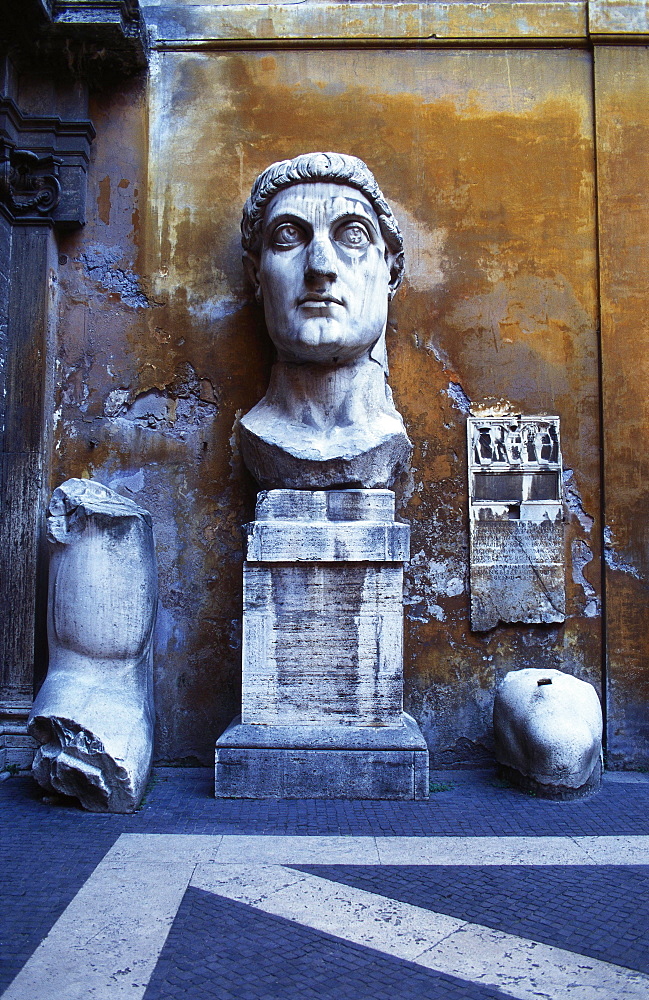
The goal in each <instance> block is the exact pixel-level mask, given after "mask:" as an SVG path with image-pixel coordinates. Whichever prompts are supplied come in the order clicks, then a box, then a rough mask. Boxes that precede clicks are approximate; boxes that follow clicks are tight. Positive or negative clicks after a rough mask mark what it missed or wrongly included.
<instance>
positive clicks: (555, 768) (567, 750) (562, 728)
mask: <svg viewBox="0 0 649 1000" xmlns="http://www.w3.org/2000/svg"><path fill="white" fill-rule="evenodd" d="M493 718H494V736H495V747H496V758H497V760H498V762H499V764H500V765H501V768H502V769H503V771H504V773H505V775H506V776H507V777H508V778H510V779H511V780H512V781H513V783H515V784H517V785H519V786H521V787H523V788H525V789H526V790H528V791H534V792H535V793H536V794H537V795H540V796H543V797H545V798H558V799H568V798H579V797H581V796H583V795H587V794H589V793H591V792H592V791H595V790H596V789H597V788H598V787H599V784H600V780H601V771H602V764H601V761H602V709H601V706H600V703H599V698H598V696H597V692H596V691H595V688H594V687H593V686H592V684H589V683H587V682H586V681H582V680H580V679H579V678H578V677H573V676H572V675H571V674H566V673H564V672H563V671H561V670H553V669H551V670H542V669H538V668H534V667H528V668H525V669H523V670H512V671H510V673H508V674H507V675H506V676H505V678H504V679H503V681H502V682H501V684H500V685H499V687H498V690H497V691H496V697H495V702H494V716H493Z"/></svg>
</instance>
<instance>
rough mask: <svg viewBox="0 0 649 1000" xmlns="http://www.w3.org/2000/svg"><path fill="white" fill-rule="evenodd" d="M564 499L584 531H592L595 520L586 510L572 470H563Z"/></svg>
mask: <svg viewBox="0 0 649 1000" xmlns="http://www.w3.org/2000/svg"><path fill="white" fill-rule="evenodd" d="M563 498H564V501H565V504H566V506H567V508H568V510H569V511H570V513H571V514H574V515H575V517H576V518H577V520H578V521H579V523H580V525H581V526H582V528H583V529H584V531H588V532H590V531H592V528H593V524H594V523H595V522H594V519H593V518H592V517H591V516H590V514H588V513H586V511H585V510H584V505H583V502H582V499H581V494H580V492H579V490H578V488H577V483H576V481H575V474H574V472H573V470H572V469H564V470H563ZM591 558H592V556H591Z"/></svg>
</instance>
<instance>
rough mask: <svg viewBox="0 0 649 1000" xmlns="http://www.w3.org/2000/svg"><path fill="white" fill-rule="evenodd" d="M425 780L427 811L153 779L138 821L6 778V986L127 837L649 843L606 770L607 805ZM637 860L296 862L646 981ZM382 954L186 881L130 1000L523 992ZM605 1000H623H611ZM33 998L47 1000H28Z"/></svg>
mask: <svg viewBox="0 0 649 1000" xmlns="http://www.w3.org/2000/svg"><path fill="white" fill-rule="evenodd" d="M432 781H433V782H434V786H433V787H438V788H440V790H439V791H436V792H434V793H433V794H432V795H431V798H430V801H429V802H427V803H388V802H382V803H378V802H347V801H331V802H328V801H326V800H317V801H296V802H259V801H223V800H221V801H216V800H215V799H214V798H213V797H212V795H211V788H212V775H211V772H210V771H209V770H207V769H186V770H180V769H158V770H157V771H156V774H155V777H154V779H153V781H152V783H151V787H150V790H149V792H148V794H147V797H146V799H145V802H144V804H143V806H142V808H141V809H140V810H139V812H138V813H137V814H135V815H133V816H102V815H96V814H90V813H85V812H83V811H82V810H80V809H79V808H77V807H76V806H75V805H74V804H73V803H71V802H70V801H68V800H58V799H57V800H54V801H53V800H48V799H47V797H44V796H43V794H42V792H41V791H40V789H38V787H37V786H36V785H35V784H34V783H33V782H32V780H31V778H30V777H28V776H26V775H19V776H14V777H10V778H8V779H7V780H6V781H4V782H2V784H0V817H1V820H0V823H1V834H0V864H1V865H2V869H1V870H2V873H3V876H2V900H3V903H2V907H0V990H4V989H5V988H6V987H8V986H9V984H10V983H11V981H12V980H13V978H14V976H16V974H17V973H18V971H19V970H20V969H21V968H22V967H23V966H24V965H25V963H26V962H27V960H28V959H29V958H30V956H31V955H32V954H33V953H34V951H35V949H36V948H37V946H38V945H39V943H40V942H41V941H42V940H43V938H45V936H46V935H47V934H48V932H49V931H50V929H51V928H52V927H53V926H54V924H55V922H56V921H57V920H58V918H59V917H60V916H61V914H63V913H64V911H65V910H66V907H68V905H69V904H70V903H71V902H72V900H73V899H74V897H75V895H76V894H77V892H79V890H80V889H81V888H82V886H84V883H86V881H87V880H88V879H89V877H90V876H91V874H92V873H93V871H95V869H96V868H97V866H98V865H99V864H100V862H102V859H103V858H104V856H105V855H106V853H107V852H108V851H109V849H110V848H111V847H112V846H113V845H114V844H115V843H116V841H117V839H118V838H119V837H120V835H122V834H124V833H126V834H172V835H177V834H184V835H192V836H196V835H203V836H207V837H215V836H216V835H219V834H226V835H233V834H246V835H258V836H266V837H268V836H269V835H276V836H277V835H283V836H302V837H305V836H306V837H315V836H338V837H340V836H347V837H375V838H384V837H418V838H426V837H449V838H453V837H458V836H462V837H470V838H479V837H494V836H495V837H502V838H514V837H532V838H543V837H546V838H547V837H562V838H575V837H606V838H608V839H609V841H610V840H611V838H613V837H618V838H625V837H637V836H638V835H649V776H647V775H625V774H621V775H607V777H606V780H605V784H604V787H603V789H602V791H601V792H600V793H599V794H598V795H596V796H594V797H593V798H591V799H588V800H584V801H581V802H574V803H552V802H546V801H542V800H538V799H534V798H532V797H529V796H526V795H522V794H521V793H519V792H517V791H515V790H514V789H511V788H509V787H507V786H506V785H504V784H503V783H502V782H500V781H498V780H497V778H496V777H495V775H494V774H493V773H492V772H489V771H482V772H453V773H449V772H444V773H440V774H437V775H433V776H432ZM449 785H450V787H447V786H449ZM145 839H146V838H145ZM641 860H642V862H643V863H642V864H638V863H637V861H638V858H637V856H636V857H634V859H633V864H629V863H623V864H617V863H616V864H607V865H592V864H591V865H588V866H585V865H584V866H582V865H580V864H576V865H573V864H566V863H565V862H564V863H562V864H558V865H557V866H556V867H555V866H554V865H548V864H544V865H543V866H536V865H522V864H521V865H516V864H506V865H498V864H490V865H483V864H476V863H471V861H470V859H469V860H468V863H467V864H457V863H454V864H452V865H441V864H437V865H424V864H421V863H420V864H416V865H407V864H399V865H392V864H389V865H388V864H383V865H380V866H379V865H367V864H350V863H345V864H330V863H327V864H313V863H309V864H301V863H297V864H291V865H290V870H292V871H293V872H302V873H307V874H309V875H312V876H318V877H319V878H321V879H326V880H328V881H327V883H326V884H327V885H329V884H332V883H333V884H335V885H338V886H339V887H340V890H341V892H344V891H347V890H345V889H344V887H351V888H349V890H348V891H350V892H352V891H357V890H363V891H365V892H368V893H373V894H376V898H378V899H381V898H384V900H393V901H400V904H407V905H408V906H411V907H416V908H418V910H417V912H418V913H421V912H425V911H430V913H431V914H437V915H439V914H447V915H449V917H453V918H459V920H461V921H468V922H471V924H472V925H481V926H482V927H483V928H484V927H487V928H493V929H494V930H495V931H498V932H506V934H509V935H516V936H518V937H519V938H521V939H525V940H527V941H532V942H540V943H541V944H542V945H548V946H550V947H551V948H560V949H564V952H571V953H575V954H576V955H577V956H580V955H581V956H587V957H588V958H589V959H594V960H598V961H599V962H605V963H613V965H614V966H622V967H625V968H627V969H630V970H638V972H640V973H645V974H648V973H649V959H648V958H647V955H649V856H648V857H647V867H645V866H644V858H642V859H641ZM346 861H347V859H346ZM282 863H284V862H282ZM367 898H372V897H367ZM174 912H175V910H174ZM404 912H407V911H405V910H404ZM408 912H409V911H408ZM413 912H414V911H413ZM344 936H345V935H344V933H343V938H344ZM382 947H383V946H382ZM389 950H390V949H389V946H388V945H386V946H385V947H383V950H382V951H377V950H376V948H371V947H364V946H363V945H362V944H359V943H354V941H351V940H344V939H341V936H340V934H338V935H337V934H335V933H332V934H329V933H327V932H326V931H324V930H322V929H317V928H314V927H313V926H305V925H304V924H302V923H297V922H296V921H295V919H286V918H285V917H283V916H279V915H277V914H272V913H269V912H261V911H260V910H259V909H255V908H254V907H251V906H250V905H248V904H247V903H245V902H240V901H237V900H235V899H234V898H227V899H226V898H223V897H222V896H220V895H214V894H213V893H212V892H205V891H204V890H203V889H201V888H197V887H195V886H194V885H192V886H190V887H189V888H187V889H186V891H184V895H183V896H182V901H181V902H180V906H179V908H177V912H176V913H175V919H173V923H172V925H171V930H170V932H169V934H168V937H167V938H166V942H164V945H163V946H162V950H161V951H160V953H159V958H158V960H157V964H155V967H154V968H153V971H152V973H151V974H150V978H148V980H147V981H148V985H147V984H146V982H145V983H144V985H142V984H141V983H140V985H139V987H138V990H139V992H138V991H136V993H137V996H139V997H142V996H143V997H144V998H145V1000H199V998H200V1000H203V998H205V1000H210V998H212V997H213V998H218V1000H230V998H231V997H237V1000H275V998H277V1000H280V998H281V1000H285V998H286V1000H293V998H296V1000H297V997H298V996H299V997H300V998H303V997H306V998H309V997H318V998H320V1000H345V998H346V997H348V996H349V997H352V996H354V997H355V998H357V1000H365V998H367V1000H369V998H370V997H372V998H373V1000H374V998H377V1000H379V998H383V997H385V998H386V1000H387V998H388V997H389V998H390V1000H406V998H411V997H412V998H414V997H421V998H428V997H431V998H435V1000H437V998H439V1000H447V998H448V1000H456V998H457V1000H496V998H498V997H500V998H504V997H507V996H522V995H524V993H522V992H521V990H522V987H520V988H518V992H516V991H515V992H512V993H510V992H509V990H511V989H512V987H511V986H510V987H509V988H505V987H504V986H503V984H502V983H497V984H496V986H494V984H493V983H492V984H491V985H490V986H487V985H482V984H480V983H476V982H475V981H469V980H468V979H463V978H462V977H461V976H454V975H449V974H448V973H447V972H441V971H439V970H434V969H425V968H422V967H421V965H417V964H416V963H414V962H412V961H408V960H405V959H404V958H403V956H401V957H399V956H397V955H391V954H389ZM602 968H604V967H602ZM638 982H639V985H638V983H636V985H635V986H634V987H633V988H634V989H635V990H636V992H634V993H633V994H631V993H630V994H628V995H629V996H630V995H633V996H634V997H647V998H648V1000H649V985H643V984H644V979H642V980H641V981H638ZM498 987H502V989H501V988H498ZM548 989H549V992H542V993H538V994H534V995H539V996H547V997H553V998H555V997H557V998H559V1000H562V997H563V996H564V995H565V996H566V997H568V996H570V997H572V996H573V995H574V996H580V997H581V994H579V993H574V991H573V990H572V989H571V990H570V991H569V992H565V993H562V992H561V989H562V988H560V987H557V986H555V987H553V988H550V987H548ZM552 989H554V992H552ZM557 990H559V992H557ZM638 990H639V992H638ZM10 992H11V991H10ZM136 993H135V992H129V991H126V992H124V991H123V990H120V989H119V988H118V987H117V986H116V987H115V989H114V990H113V989H112V988H110V989H108V991H107V992H106V991H104V992H101V991H100V992H90V990H88V992H87V993H84V992H83V990H81V992H79V993H76V994H74V996H77V995H78V996H84V995H87V996H88V997H90V996H92V997H93V998H96V1000H112V997H113V996H114V997H115V998H117V997H119V998H121V997H122V996H127V995H128V996H131V995H133V996H135V995H136ZM60 995H61V997H64V994H62V993H61V994H60ZM70 995H71V994H70ZM532 995H533V994H531V993H530V996H532ZM584 995H586V994H584ZM588 995H589V996H590V995H591V994H588ZM592 995H595V994H592ZM597 995H598V996H599V995H601V996H602V1000H619V997H618V995H607V994H605V993H602V994H597ZM620 995H621V994H620ZM625 995H626V994H625ZM26 998H27V995H26ZM29 1000H41V997H40V996H37V995H34V994H33V993H32V994H31V995H30V996H29ZM66 1000H67V998H66Z"/></svg>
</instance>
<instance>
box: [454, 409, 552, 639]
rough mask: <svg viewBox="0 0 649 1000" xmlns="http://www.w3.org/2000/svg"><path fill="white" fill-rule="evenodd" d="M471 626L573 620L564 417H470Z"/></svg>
mask: <svg viewBox="0 0 649 1000" xmlns="http://www.w3.org/2000/svg"><path fill="white" fill-rule="evenodd" d="M467 445H468V453H469V522H470V536H471V547H470V552H471V627H472V628H473V629H474V630H475V631H486V630H487V629H490V628H494V627H495V626H496V625H497V624H498V623H499V622H522V623H525V624H535V623H550V622H562V621H564V620H565V583H564V555H563V551H564V547H563V508H562V497H561V481H562V479H561V471H562V470H561V447H560V437H559V418H558V417H546V416H537V417H523V416H520V415H508V416H504V417H503V416H486V417H469V419H468V421H467Z"/></svg>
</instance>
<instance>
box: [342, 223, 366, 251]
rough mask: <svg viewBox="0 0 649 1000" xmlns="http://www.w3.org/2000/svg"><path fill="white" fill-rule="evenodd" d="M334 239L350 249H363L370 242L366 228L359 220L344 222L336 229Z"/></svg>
mask: <svg viewBox="0 0 649 1000" xmlns="http://www.w3.org/2000/svg"><path fill="white" fill-rule="evenodd" d="M336 240H337V241H338V243H342V245H343V246H345V247H350V248H351V249H352V250H364V249H365V247H367V246H369V244H370V243H371V240H370V236H369V233H368V231H367V229H366V228H365V226H364V225H362V223H360V222H344V223H343V224H342V226H339V227H338V229H337V230H336Z"/></svg>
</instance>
